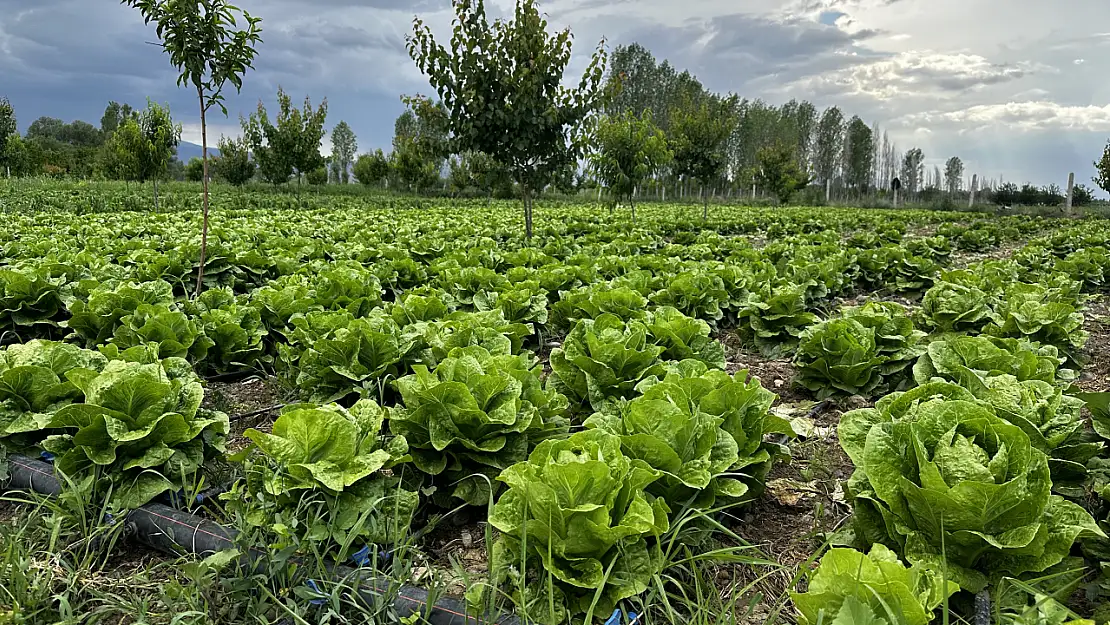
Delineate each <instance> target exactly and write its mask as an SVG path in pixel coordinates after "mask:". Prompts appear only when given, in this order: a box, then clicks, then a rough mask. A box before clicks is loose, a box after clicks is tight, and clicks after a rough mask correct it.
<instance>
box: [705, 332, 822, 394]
mask: <svg viewBox="0 0 1110 625" xmlns="http://www.w3.org/2000/svg"><path fill="white" fill-rule="evenodd" d="M717 339H718V340H719V341H721V343H723V344H724V346H725V359H726V367H725V371H727V372H728V373H729V374H730V375H732V374H735V373H736V372H737V371H741V370H744V369H746V370H747V371H748V373H749V374H750V375H752V376H753V377H756V378H758V379H759V382H760V383H761V384H762V385H763V388H765V389H767V390H769V391H772V392H774V393H776V394H778V396H779V399H778V402H777V403H791V402H798V401H805V400H809V399H812V398H811V397H810V396H809V395H808V394H807V392H806V391H805V389H801V388H797V387H795V386H794V384H793V382H794V375H795V373H796V370H795V369H794V365H792V364H791V363H790V360H789V359H773V358H764V357H763V355H762V354H760V353H759V352H758V351H756V350H754V349H752V348H750V347H748V346H746V345H745V344H744V342H743V340H742V339H741V338H740V335H738V334H737V333H736V332H733V331H726V332H722V333H721V334H720V336H718V337H717Z"/></svg>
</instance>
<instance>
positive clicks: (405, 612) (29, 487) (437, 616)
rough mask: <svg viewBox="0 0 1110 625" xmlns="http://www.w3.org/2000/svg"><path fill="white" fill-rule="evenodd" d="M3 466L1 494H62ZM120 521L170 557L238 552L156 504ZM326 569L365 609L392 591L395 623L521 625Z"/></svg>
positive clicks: (359, 573)
mask: <svg viewBox="0 0 1110 625" xmlns="http://www.w3.org/2000/svg"><path fill="white" fill-rule="evenodd" d="M8 462H9V469H10V475H9V477H8V479H7V480H6V481H3V482H0V491H2V490H5V489H6V490H24V491H33V492H36V493H39V494H41V495H47V496H50V497H57V496H58V495H60V494H61V492H62V485H61V483H60V481H59V480H58V478H57V477H56V476H55V475H54V468H53V467H52V466H51V465H49V464H47V463H45V462H42V461H40V460H32V459H31V458H27V457H25V456H11V457H9V458H8ZM124 522H125V523H126V524H127V529H128V531H129V534H130V535H132V536H134V537H135V538H136V539H137V540H138V541H139V542H141V543H143V544H145V545H148V546H150V547H152V548H154V549H157V550H159V551H161V552H163V553H167V554H170V555H173V556H178V555H181V554H182V553H183V552H186V553H192V554H196V555H198V556H201V557H204V556H208V555H212V554H214V553H217V552H219V551H224V550H228V549H235V548H237V545H236V544H235V538H236V536H237V534H238V532H237V531H236V530H234V529H232V528H229V527H224V526H223V525H219V524H218V523H213V522H212V521H208V520H206V519H202V518H200V517H197V516H194V515H192V514H189V513H188V512H183V511H181V510H178V509H176V508H171V507H169V506H165V505H162V504H158V503H151V504H147V505H145V506H143V507H142V508H139V509H137V510H133V511H132V512H130V513H129V514H128V515H127V517H126V519H125V520H124ZM268 556H269V554H268V553H267V552H265V551H263V550H252V551H251V553H249V554H247V555H245V556H244V557H243V562H242V563H241V564H242V566H244V568H247V569H248V570H252V569H257V568H258V567H259V566H260V565H261V564H262V563H263V562H265V560H266V559H267V558H268ZM328 569H329V571H330V572H331V574H332V576H333V578H334V580H335V581H336V582H337V583H352V582H353V583H354V584H357V592H358V594H359V597H360V598H361V599H362V600H363V601H365V602H366V603H367V604H368V605H376V604H378V603H379V602H380V599H381V597H382V596H383V595H389V594H390V591H391V590H394V591H395V592H396V593H397V594H396V597H395V598H394V600H393V609H394V611H395V612H396V613H397V615H398V617H399V618H405V617H408V616H412V615H414V614H417V615H421V616H422V617H423V618H424V621H423V622H427V623H429V624H430V625H521V620H520V619H519V618H518V617H516V616H514V615H501V616H495V617H492V618H480V617H475V616H471V615H469V613H468V611H467V608H466V605H465V603H464V602H463V601H460V600H459V599H455V598H453V597H439V598H437V599H436V600H435V602H434V604H431V605H430V604H429V602H430V601H431V598H430V597H429V593H428V591H427V590H425V589H423V588H417V587H415V586H404V585H401V586H399V585H398V584H396V583H394V582H392V581H390V580H382V579H378V578H375V577H372V576H370V575H369V574H368V572H366V571H364V570H360V569H354V568H351V567H348V566H343V565H338V564H335V565H330V566H329V567H328Z"/></svg>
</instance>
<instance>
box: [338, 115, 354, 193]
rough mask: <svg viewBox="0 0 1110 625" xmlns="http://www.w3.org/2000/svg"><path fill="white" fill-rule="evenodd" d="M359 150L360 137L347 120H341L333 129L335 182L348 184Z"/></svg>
mask: <svg viewBox="0 0 1110 625" xmlns="http://www.w3.org/2000/svg"><path fill="white" fill-rule="evenodd" d="M356 152H358V138H357V137H355V131H354V130H351V126H350V125H349V124H347V122H345V121H342V120H340V122H339V123H338V124H336V125H335V128H332V130H331V167H332V173H333V174H334V175H335V176H334V177H335V182H336V183H338V184H347V183H348V182H349V179H350V173H351V172H350V170H351V166H352V165H353V164H354V162H355V153H356Z"/></svg>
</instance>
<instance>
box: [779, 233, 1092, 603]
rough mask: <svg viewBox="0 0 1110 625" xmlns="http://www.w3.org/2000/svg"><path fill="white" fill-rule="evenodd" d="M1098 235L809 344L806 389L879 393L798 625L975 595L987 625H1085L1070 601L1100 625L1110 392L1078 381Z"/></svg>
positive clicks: (1005, 264) (854, 316) (827, 330)
mask: <svg viewBox="0 0 1110 625" xmlns="http://www.w3.org/2000/svg"><path fill="white" fill-rule="evenodd" d="M1101 231H1102V228H1101V224H1095V225H1093V226H1080V227H1076V228H1071V229H1068V230H1065V231H1060V232H1057V233H1054V234H1052V235H1050V236H1047V237H1043V238H1040V239H1035V240H1033V241H1032V242H1030V243H1029V244H1028V245H1026V246H1025V247H1023V248H1022V249H1020V250H1017V251H1016V252H1015V253H1014V254H1013V255H1012V257H1011V258H1010V259H1008V260H1006V261H994V260H988V261H983V262H980V263H975V264H972V265H970V266H969V267H967V268H966V269H961V270H957V271H948V272H944V273H942V274H941V277H940V280H939V281H938V282H937V283H936V284H935V285H934V286H933V287H932V288H931V289H929V290H928V291H927V292H926V293H925V294H924V297H923V298H922V300H921V302H920V306H919V307H917V309H916V311H915V312H914V313H913V314H910V315H907V314H905V313H904V311H901V310H900V309H899V307H898V306H897V305H893V304H889V303H886V304H880V305H875V304H869V305H867V306H864V307H861V308H848V309H844V310H842V311H841V312H840V313H839V314H838V315H835V316H834V317H832V318H830V319H828V320H826V321H823V322H820V323H818V324H817V325H815V326H812V327H810V328H808V329H807V330H806V331H804V332H803V333H802V336H801V340H800V347H799V350H798V352H797V354H796V358H795V362H796V364H797V365H798V366H799V367H800V370H799V376H798V381H799V382H800V383H801V384H802V385H804V386H805V387H807V388H809V389H810V390H812V391H814V392H815V393H817V394H819V395H823V396H832V395H834V394H861V395H865V396H880V397H881V398H880V399H879V400H878V401H877V403H876V404H875V406H874V407H873V408H867V409H862V410H855V411H852V412H848V413H846V414H845V415H844V416H843V417H842V418H841V421H840V424H839V427H838V434H839V441H840V445H841V447H842V448H843V450H844V451H845V453H846V454H847V455H848V457H849V458H850V459H851V461H852V463H853V465H854V466H855V467H856V470H855V472H854V474H853V475H852V477H851V478H850V479H849V480H848V482H847V484H846V486H845V491H846V495H847V499H848V501H849V502H850V503H851V504H852V509H853V515H852V521H851V523H850V525H849V529H848V530H847V531H844V532H841V533H840V534H838V535H837V537H836V538H835V542H836V543H837V544H839V545H841V546H839V547H837V548H834V549H832V550H831V551H829V552H828V553H827V554H826V555H825V556H824V558H823V559H822V561H821V564H820V566H819V567H818V569H817V571H816V572H815V574H814V576H813V577H812V578H811V579H810V583H809V588H808V591H807V592H806V593H802V594H794V595H793V599H794V603H795V605H796V606H797V608H798V610H799V612H800V616H801V620H802V621H803V622H805V623H818V622H841V621H843V622H852V623H880V622H882V623H921V624H924V623H929V622H932V621H933V620H934V618H935V619H936V620H940V618H941V616H938V615H939V614H940V611H938V609H941V608H943V610H941V611H943V612H944V613H945V616H944V618H945V619H947V618H949V616H948V615H949V614H952V613H955V614H963V615H967V616H968V617H970V615H971V614H973V612H974V610H975V608H974V604H973V600H972V595H973V594H976V593H981V592H983V591H989V593H990V594H989V595H985V596H990V597H992V598H993V601H994V603H993V611H992V612H991V614H990V617H989V618H990V619H991V621H992V622H1000V621H1001V622H1007V623H1011V622H1012V623H1021V624H1025V623H1029V624H1032V623H1038V624H1062V623H1072V622H1074V623H1093V622H1094V621H1082V620H1078V621H1072V620H1071V619H1073V618H1075V615H1074V614H1073V613H1072V612H1071V611H1070V610H1069V609H1068V606H1069V605H1071V606H1074V603H1072V602H1073V601H1074V600H1075V599H1076V598H1079V600H1080V602H1085V603H1086V604H1087V605H1091V606H1096V607H1095V614H1094V616H1095V618H1096V619H1097V620H1098V621H1099V622H1104V621H1105V620H1107V619H1108V618H1110V610H1108V609H1107V608H1108V606H1110V541H1107V540H1106V538H1107V531H1110V474H1108V472H1107V468H1108V467H1110V456H1108V455H1107V443H1108V442H1110V411H1108V409H1107V405H1108V399H1110V395H1108V394H1106V393H1101V394H1098V393H1083V392H1081V391H1080V389H1079V387H1078V386H1076V382H1077V380H1078V379H1079V377H1080V376H1079V374H1078V372H1077V370H1078V369H1081V367H1082V366H1083V364H1085V361H1086V359H1087V357H1088V356H1089V355H1090V354H1089V353H1088V352H1085V351H1084V345H1085V343H1086V341H1087V339H1088V336H1087V333H1086V332H1085V331H1084V330H1083V326H1084V314H1083V311H1084V307H1085V304H1086V303H1087V300H1088V298H1089V297H1090V295H1091V294H1098V293H1105V292H1106V288H1105V284H1106V283H1105V280H1104V277H1105V275H1106V274H1105V271H1106V268H1107V265H1106V262H1105V258H1106V247H1105V240H1104V239H1103V238H1102V237H1101V235H1100V234H1099V233H1100V232H1101ZM916 328H923V329H926V330H929V331H930V334H929V335H926V333H925V332H922V331H919V330H917V329H916ZM1095 349H1105V346H1097V347H1095ZM1085 407H1086V408H1088V409H1089V412H1090V416H1091V419H1088V418H1087V417H1086V416H1085V415H1084V413H1083V409H1084V408H1085ZM1100 521H1101V523H1100ZM1100 569H1101V573H1102V576H1101V577H1099V570H1100ZM1097 606H1102V607H1101V608H1098V607H1097Z"/></svg>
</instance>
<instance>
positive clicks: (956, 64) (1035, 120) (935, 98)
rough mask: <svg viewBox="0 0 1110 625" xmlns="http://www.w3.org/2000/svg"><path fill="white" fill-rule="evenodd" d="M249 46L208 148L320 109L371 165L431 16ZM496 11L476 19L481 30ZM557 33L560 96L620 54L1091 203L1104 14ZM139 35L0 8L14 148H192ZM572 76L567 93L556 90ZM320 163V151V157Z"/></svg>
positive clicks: (394, 15) (958, 9)
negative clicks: (160, 121) (120, 133)
mask: <svg viewBox="0 0 1110 625" xmlns="http://www.w3.org/2000/svg"><path fill="white" fill-rule="evenodd" d="M237 4H238V5H239V6H241V7H242V8H244V9H246V10H247V11H249V12H250V13H252V14H254V15H257V16H259V17H262V19H263V22H262V26H263V39H264V43H263V44H262V45H261V46H260V48H259V57H258V60H257V62H256V70H255V71H253V72H251V73H249V74H248V75H247V77H246V79H245V83H244V86H243V91H242V93H241V94H239V95H233V96H230V97H229V98H228V108H229V113H230V115H229V117H228V118H226V119H225V118H224V117H223V116H222V115H220V114H219V113H217V114H216V115H215V116H214V117H211V116H210V122H209V126H210V128H209V141H210V142H211V143H215V140H216V138H218V137H219V135H220V134H227V135H238V134H239V132H240V127H239V123H238V120H239V115H240V114H244V115H245V114H249V113H250V112H251V111H253V110H254V108H255V106H257V103H258V101H259V100H260V99H262V100H263V101H264V102H265V103H266V104H267V106H268V107H269V108H270V109H271V110H272V109H273V108H275V107H276V99H275V93H276V91H277V88H278V86H279V85H280V86H282V87H283V88H284V89H285V90H286V92H288V93H289V94H290V95H291V96H292V97H293V99H294V101H295V102H300V101H301V100H302V99H303V98H304V97H305V96H309V97H311V98H312V101H313V103H314V104H315V103H318V102H319V101H320V100H321V99H323V98H325V97H326V98H327V100H328V126H329V127H331V126H333V125H334V124H335V123H337V122H338V121H339V120H346V121H347V122H348V123H349V124H350V125H351V127H352V128H353V129H354V131H355V133H356V134H357V135H358V137H359V148H360V151H368V150H371V149H374V148H378V147H381V148H385V149H388V147H389V144H390V140H391V138H392V134H393V121H394V119H395V118H396V117H397V115H399V114H400V113H401V112H402V111H403V110H404V109H403V104H402V103H401V95H403V94H410V95H411V94H425V95H431V94H432V90H431V88H430V87H429V86H428V83H427V81H426V80H425V79H424V77H423V76H421V74H420V72H419V71H418V70H417V68H416V66H415V65H414V64H413V63H412V61H411V60H410V59H409V58H408V54H407V52H406V50H405V37H406V36H407V35H408V34H409V33H410V32H411V31H412V20H413V17H414V15H419V16H420V18H421V19H422V20H424V21H425V22H426V23H427V24H429V25H430V26H431V27H432V28H433V30H434V31H435V32H436V33H437V34H439V35H441V36H442V37H443V38H444V39H443V40H444V41H445V40H446V38H447V37H449V35H450V31H449V29H450V23H451V18H452V16H453V13H452V11H451V4H450V1H449V0H408V1H406V0H240V1H239V2H238V3H237ZM512 6H513V3H512V1H511V0H487V10H488V12H489V13H490V14H491V15H492V16H501V15H506V14H509V13H511V11H512ZM540 8H541V10H542V11H544V12H545V13H546V14H547V15H548V18H549V22H550V24H551V26H552V27H553V28H563V27H569V28H571V30H572V32H573V33H574V41H575V46H574V57H573V59H572V62H571V67H570V68H569V71H568V76H567V79H568V81H569V80H571V79H573V80H574V81H576V80H577V74H578V73H580V72H581V71H582V70H583V69H584V68H585V66H586V63H587V61H588V57H589V55H590V54H591V53H592V52H593V50H594V49H595V47H596V46H597V45H598V44H599V42H601V41H602V40H604V42H605V45H606V46H607V47H608V48H610V49H612V48H613V47H615V46H617V45H620V44H627V43H631V42H633V41H635V42H639V43H640V44H642V45H644V46H645V47H647V48H648V49H650V50H651V51H652V52H653V53H654V54H655V56H656V57H657V58H658V59H664V58H666V59H669V60H670V61H671V63H672V64H673V65H675V66H676V67H678V68H685V69H689V70H690V71H691V72H692V73H693V74H695V75H696V76H697V77H698V78H699V79H701V81H702V82H703V83H704V84H705V85H706V86H707V87H709V88H710V89H712V90H715V91H721V92H735V93H738V94H740V95H741V96H742V97H748V98H762V99H764V100H766V101H768V102H771V103H775V104H781V103H782V102H785V101H787V100H789V99H791V98H798V99H807V100H810V101H811V102H813V103H814V104H816V105H817V106H818V107H819V108H824V107H827V106H832V105H837V106H840V107H841V109H842V110H843V111H844V112H845V113H846V114H847V115H848V116H850V115H859V116H860V117H862V118H863V119H864V120H865V121H867V122H868V123H873V122H878V123H879V124H880V126H881V127H882V128H883V129H884V130H886V131H887V132H888V133H889V135H890V137H891V140H892V141H894V142H895V143H896V144H897V146H898V149H899V150H900V151H905V150H908V149H910V148H911V147H920V148H921V149H922V150H923V151H924V153H925V156H926V164H927V165H929V166H931V165H934V164H940V165H942V166H943V162H944V161H945V160H946V159H947V158H948V157H950V156H954V155H955V156H960V157H961V158H962V159H963V161H964V163H965V167H966V171H967V173H968V174H969V175H970V174H971V173H978V174H980V175H982V176H984V177H988V178H1000V177H1001V178H1004V179H1005V180H1007V181H1014V182H1033V183H1035V184H1048V183H1056V184H1059V185H1061V186H1063V185H1064V184H1066V182H1067V175H1068V173H1069V172H1075V173H1076V179H1077V181H1078V182H1083V183H1086V184H1088V186H1092V185H1091V182H1090V178H1091V176H1092V175H1093V173H1094V172H1093V166H1092V162H1093V161H1094V160H1095V159H1096V158H1097V157H1098V156H1099V155H1101V153H1102V148H1103V146H1105V144H1106V141H1107V138H1108V137H1110V81H1108V80H1106V78H1105V77H1106V76H1107V75H1108V74H1110V54H1108V52H1110V2H1106V1H1105V0H1051V1H1049V0H682V1H681V2H677V1H675V0H546V1H543V0H541V2H540ZM155 40H156V37H155V34H154V30H153V27H151V26H147V25H144V24H143V22H142V19H141V17H140V15H139V14H138V13H137V12H136V11H135V10H133V9H130V8H128V7H126V6H121V5H120V4H119V3H118V2H117V1H116V0H0V96H7V97H8V98H9V99H10V100H11V102H12V104H13V105H14V107H15V109H16V114H17V116H18V118H19V127H20V130H26V127H27V126H28V125H29V124H30V122H31V121H33V120H34V119H35V118H37V117H39V116H43V115H46V116H51V117H59V118H62V119H64V120H66V121H70V120H73V119H84V120H87V121H89V122H91V123H93V124H98V123H99V120H100V116H101V114H102V113H103V110H104V107H105V105H106V104H107V103H108V101H109V100H116V101H119V102H128V103H131V104H133V105H142V104H143V103H144V101H145V98H146V97H148V96H149V97H151V98H153V99H155V100H157V101H160V102H163V103H168V104H169V105H170V107H171V109H172V111H173V114H174V117H175V119H177V120H178V121H180V122H181V123H182V124H183V126H184V129H183V138H184V139H185V140H186V141H191V142H195V143H199V142H200V124H199V112H198V106H199V105H198V103H197V101H196V99H195V94H194V93H192V92H190V91H189V90H187V89H184V88H178V87H177V85H176V73H175V71H174V69H173V68H172V67H171V66H170V65H169V61H168V57H166V56H165V55H164V54H163V53H162V51H161V50H160V49H159V48H158V47H157V46H156V45H150V43H151V42H154V41H155ZM569 74H573V75H569ZM329 147H330V143H329V140H328V139H327V138H325V150H324V151H325V152H328V151H329Z"/></svg>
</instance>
